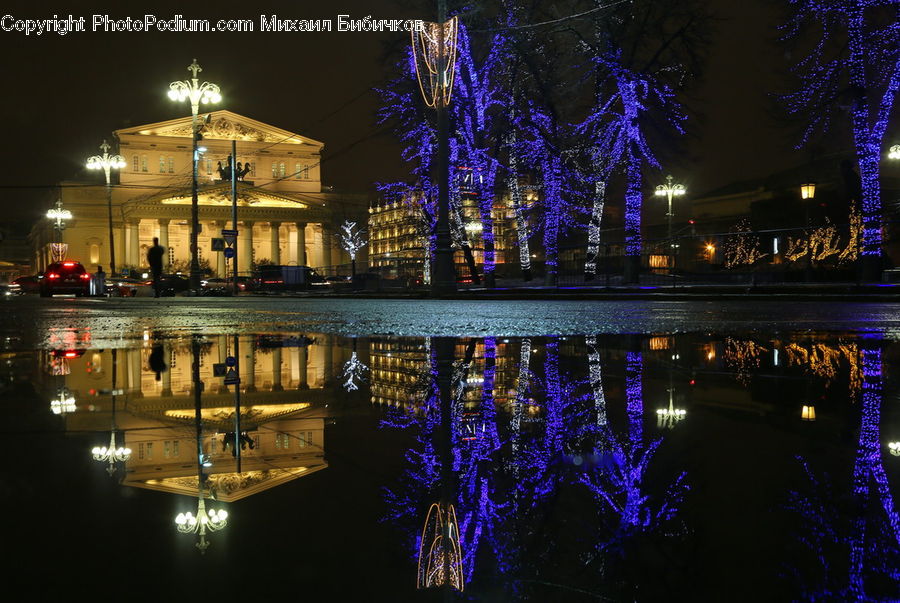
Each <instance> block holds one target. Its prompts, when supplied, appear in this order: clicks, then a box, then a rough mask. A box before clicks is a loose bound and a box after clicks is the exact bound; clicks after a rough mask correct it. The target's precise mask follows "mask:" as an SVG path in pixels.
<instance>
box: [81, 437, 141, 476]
mask: <svg viewBox="0 0 900 603" xmlns="http://www.w3.org/2000/svg"><path fill="white" fill-rule="evenodd" d="M91 454H93V456H94V460H95V461H99V462H101V463H102V462H104V461H109V467H107V468H106V472H107V473H109V476H110V477H112V476H113V475H114V474H115V472H116V463H117V462H119V463H124V462H125V461H127V460H128V459H130V458H131V448H125V447H123V446H118V447H117V446H116V430H115V429H113V430H111V431H110V433H109V448H107V447H106V446H94V448H93V450H91Z"/></svg>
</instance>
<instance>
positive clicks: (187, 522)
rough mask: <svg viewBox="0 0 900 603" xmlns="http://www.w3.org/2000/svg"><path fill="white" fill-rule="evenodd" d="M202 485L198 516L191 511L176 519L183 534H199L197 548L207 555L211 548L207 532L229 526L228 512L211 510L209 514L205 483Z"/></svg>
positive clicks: (198, 502) (199, 491) (181, 514)
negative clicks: (205, 496)
mask: <svg viewBox="0 0 900 603" xmlns="http://www.w3.org/2000/svg"><path fill="white" fill-rule="evenodd" d="M200 484H201V485H200V486H199V487H198V492H197V515H196V516H195V515H193V514H192V513H191V512H190V511H188V512H187V513H179V514H178V516H177V517H176V518H175V526H176V528H177V529H178V531H179V532H181V533H182V534H199V535H200V541H199V542H198V543H197V544H196V545H195V546H196V547H197V548H198V549H200V552H201V553H205V552H206V549H207V548H209V543H208V542H207V541H206V531H207V530H209V531H210V532H216V531H218V530H221V529H222V528H224V527H225V526H226V525H227V524H228V521H227V520H228V511H225V510H224V509H223V510H221V511H216V510H215V509H210V510H209V512H208V513H207V511H206V500H205V499H204V498H203V485H202V484H203V482H202V481H201V482H200Z"/></svg>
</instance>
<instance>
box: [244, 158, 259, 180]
mask: <svg viewBox="0 0 900 603" xmlns="http://www.w3.org/2000/svg"><path fill="white" fill-rule="evenodd" d="M244 165H246V164H244ZM250 175H251V176H256V162H255V161H251V162H250Z"/></svg>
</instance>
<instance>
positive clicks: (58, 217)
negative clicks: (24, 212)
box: [47, 197, 72, 262]
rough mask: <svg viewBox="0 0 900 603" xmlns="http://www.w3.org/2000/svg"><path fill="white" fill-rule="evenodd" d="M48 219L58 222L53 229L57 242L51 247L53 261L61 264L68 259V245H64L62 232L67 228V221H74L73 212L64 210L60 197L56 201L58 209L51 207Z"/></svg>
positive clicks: (48, 211)
mask: <svg viewBox="0 0 900 603" xmlns="http://www.w3.org/2000/svg"><path fill="white" fill-rule="evenodd" d="M47 218H48V219H50V220H53V221H55V222H56V223H55V224H54V225H53V228H54V230H55V231H56V239H57V240H56V241H55V242H54V243H51V245H50V254H51V256H52V261H54V262H61V261H63V260H64V259H66V250H67V249H68V245H66V244H65V243H63V240H62V231H63V230H64V229H65V227H66V220H71V219H72V212H70V211H69V210H68V209H63V206H62V198H61V197H60V198H59V199H57V200H56V207H51V208H50V209H48V210H47Z"/></svg>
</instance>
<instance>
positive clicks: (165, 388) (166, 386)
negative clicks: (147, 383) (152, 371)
mask: <svg viewBox="0 0 900 603" xmlns="http://www.w3.org/2000/svg"><path fill="white" fill-rule="evenodd" d="M163 349H164V350H165V351H166V353H165V356H166V358H167V359H168V363H167V364H168V366H167V367H166V370H164V371H163V373H162V392H160V393H161V395H163V396H171V395H172V356H173V354H172V350H171V349H170V348H169V346H165V347H164V348H163Z"/></svg>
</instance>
